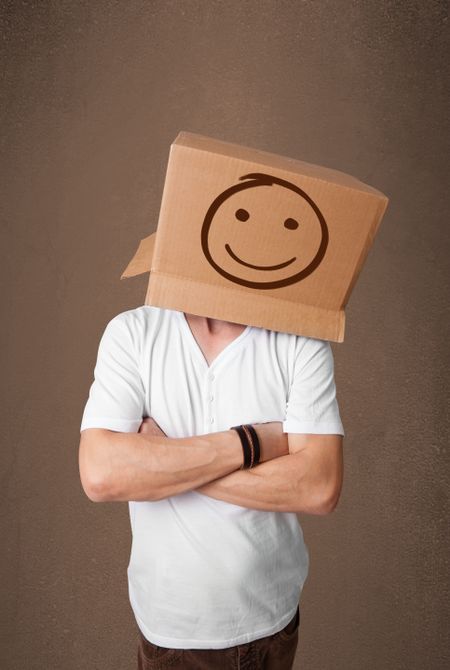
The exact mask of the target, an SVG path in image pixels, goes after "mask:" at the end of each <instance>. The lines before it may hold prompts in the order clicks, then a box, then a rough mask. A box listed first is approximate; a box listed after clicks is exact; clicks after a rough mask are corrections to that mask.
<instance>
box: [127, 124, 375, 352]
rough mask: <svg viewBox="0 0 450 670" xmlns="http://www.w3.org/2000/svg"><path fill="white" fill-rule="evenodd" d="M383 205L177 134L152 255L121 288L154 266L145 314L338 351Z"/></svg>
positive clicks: (335, 183)
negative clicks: (154, 311) (153, 311)
mask: <svg viewBox="0 0 450 670" xmlns="http://www.w3.org/2000/svg"><path fill="white" fill-rule="evenodd" d="M387 203H388V198H387V197H386V196H385V195H384V194H383V193H381V192H380V191H378V190H377V189H375V188H373V187H371V186H368V185H366V184H364V183H362V182H361V181H359V180H358V179H356V178H355V177H352V176H350V175H347V174H344V173H342V172H340V171H337V170H331V169H329V168H326V167H325V168H321V167H320V166H317V165H309V164H308V163H305V162H303V161H298V160H295V159H290V158H285V157H283V156H278V155H274V154H271V153H269V152H264V151H260V150H254V149H251V148H249V147H245V146H241V145H236V144H233V143H230V142H224V141H219V140H217V139H214V138H208V137H205V136H201V135H198V134H195V133H189V132H185V131H182V132H180V133H179V134H178V136H177V138H176V139H175V140H174V142H173V143H172V145H171V148H170V155H169V161H168V166H167V173H166V180H165V185H164V193H163V197H162V203H161V209H160V214H159V222H158V230H157V235H156V241H155V246H154V249H153V248H151V249H150V247H149V245H148V244H147V242H146V241H145V242H144V241H143V242H142V243H141V244H140V246H139V248H138V251H137V253H136V256H135V258H133V260H132V261H131V263H130V264H129V267H127V269H126V270H125V272H123V274H122V278H123V277H127V276H132V275H134V274H136V267H142V268H143V270H142V271H145V270H146V269H148V266H149V265H150V266H151V276H150V280H149V286H148V291H147V293H146V296H145V303H146V304H148V305H156V306H159V307H170V308H171V309H176V310H179V311H184V312H189V313H192V314H198V315H201V316H208V317H213V318H217V319H223V320H227V321H234V322H237V323H243V324H249V325H252V326H258V327H264V328H269V329H271V330H278V331H282V332H289V333H295V334H299V335H306V336H309V337H317V338H322V339H328V340H333V341H336V342H342V341H343V339H344V325H345V315H344V307H345V305H346V303H347V300H348V298H349V295H350V292H351V290H352V288H353V286H354V284H355V282H356V280H357V277H358V275H359V273H360V271H361V268H362V265H363V263H364V260H365V258H366V257H367V254H368V252H369V249H370V246H371V244H372V242H373V239H374V237H375V234H376V231H377V230H378V226H379V224H380V222H381V218H382V216H383V214H384V211H385V209H386V207H387ZM147 247H148V249H147ZM144 256H146V260H145V261H143V257H144ZM150 256H152V258H151V260H150ZM131 268H133V269H131Z"/></svg>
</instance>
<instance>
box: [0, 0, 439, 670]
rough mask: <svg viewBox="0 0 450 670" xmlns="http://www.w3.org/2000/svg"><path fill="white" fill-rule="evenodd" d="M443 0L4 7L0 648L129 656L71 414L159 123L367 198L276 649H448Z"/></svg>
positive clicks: (432, 656)
mask: <svg viewBox="0 0 450 670" xmlns="http://www.w3.org/2000/svg"><path fill="white" fill-rule="evenodd" d="M446 6H447V3H445V2H433V1H429V2H426V3H423V2H420V1H419V0H414V1H406V2H399V1H394V0H382V1H381V2H372V1H371V0H366V1H350V0H345V1H342V2H334V0H333V1H332V0H325V1H323V2H313V1H308V0H305V1H300V0H298V1H294V0H291V1H278V2H277V1H275V0H262V1H259V2H257V1H251V2H237V1H232V2H219V1H217V0H210V1H209V2H208V1H203V2H200V1H197V2H196V1H192V0H189V1H186V2H183V1H181V0H165V1H162V0H158V1H155V2H145V1H142V0H141V1H138V0H131V1H128V2H106V1H100V2H92V3H90V2H82V1H77V2H71V1H69V0H64V1H58V2H20V3H19V2H3V3H2V7H3V10H2V19H3V27H2V44H3V49H4V57H3V59H2V63H3V68H2V69H3V70H4V77H5V79H4V85H3V98H4V99H3V103H4V105H3V114H4V119H3V122H2V148H3V157H4V158H3V163H4V168H5V170H4V175H3V189H4V191H3V193H2V196H1V202H2V209H3V221H2V227H1V235H2V250H3V252H4V256H3V260H2V263H1V273H2V282H1V286H2V307H3V314H4V317H3V318H4V320H3V327H2V329H1V349H2V353H3V354H4V357H3V364H2V378H3V381H4V391H3V394H2V401H1V409H2V417H1V427H2V429H1V432H2V437H3V446H2V452H1V453H2V459H1V461H2V486H1V495H2V514H1V528H0V532H1V538H2V545H3V551H2V579H3V586H2V624H1V656H0V665H1V667H2V668H5V669H6V668H7V669H8V670H19V669H20V670H38V669H39V670H41V669H45V670H48V669H54V670H59V669H60V668H64V669H67V670H82V669H83V670H85V669H87V670H91V669H99V670H103V669H105V668H110V669H111V670H113V669H115V670H119V669H120V670H127V669H129V670H132V669H133V668H134V667H135V652H136V640H137V636H136V628H135V623H134V619H133V616H132V612H131V608H130V607H129V604H128V593H127V583H126V573H125V570H126V566H127V563H128V558H129V551H130V531H129V523H128V512H127V506H126V504H125V503H120V504H117V503H116V504H106V503H105V504H94V503H91V502H90V501H89V500H88V499H87V498H86V497H85V495H84V493H83V492H82V489H81V485H80V482H79V475H78V454H77V450H78V441H79V424H80V421H81V413H82V410H83V407H84V403H85V401H86V398H87V393H88V389H89V386H90V384H91V381H92V375H93V367H94V363H95V357H96V353H97V346H98V341H99V338H100V335H101V333H102V331H103V328H104V326H105V325H106V323H107V321H108V320H109V319H110V318H112V316H113V315H115V314H117V313H118V312H120V311H123V310H125V309H129V308H132V307H135V306H137V305H139V304H142V301H143V299H144V294H145V288H146V283H147V276H143V277H139V278H136V279H132V280H125V281H122V282H120V281H119V276H120V274H121V272H122V270H123V269H124V267H125V265H126V264H127V263H128V260H129V259H130V257H131V255H132V254H133V253H134V250H135V248H136V245H137V243H138V241H139V240H140V239H141V238H142V237H145V236H146V235H147V234H149V233H150V232H151V231H152V230H153V229H154V227H155V225H156V222H157V217H158V211H159V204H160V198H161V194H162V188H163V182H164V174H165V167H166V162H167V156H168V149H169V145H170V142H171V141H172V140H173V139H174V138H175V136H176V134H177V133H178V131H179V130H189V131H193V132H199V133H203V134H205V135H211V136H213V137H218V138H221V139H225V140H228V141H232V142H238V143H242V144H247V145H249V146H254V147H257V148H261V149H265V150H268V151H274V152H277V153H281V154H285V155H288V156H293V157H297V158H300V159H303V160H306V161H310V162H313V163H318V164H323V165H327V166H330V167H334V168H337V169H340V170H343V171H347V172H349V173H350V174H354V175H355V176H358V177H359V178H360V179H362V180H363V181H367V182H368V183H369V184H372V185H373V186H375V187H378V188H379V189H380V190H382V191H384V192H385V193H386V194H387V195H388V196H390V198H391V203H390V206H389V209H388V212H387V214H386V217H385V219H384V221H383V223H382V226H381V228H380V231H379V235H378V236H377V238H376V240H375V244H374V247H373V248H372V250H371V252H370V254H369V258H368V261H367V263H366V265H365V267H364V269H363V272H362V274H361V277H360V279H359V282H358V284H357V286H356V288H355V290H354V292H353V294H352V296H351V299H350V303H349V306H348V309H347V318H348V327H347V334H346V341H345V342H344V343H343V344H341V345H333V350H334V353H335V362H336V379H337V385H338V394H339V400H340V407H341V413H342V417H343V420H344V424H345V427H346V431H347V437H346V441H345V483H344V490H343V493H342V496H341V500H340V503H339V506H338V508H337V510H336V511H335V512H334V513H333V514H332V515H329V516H326V517H312V516H309V517H308V516H307V515H302V516H301V522H302V525H303V528H304V532H305V537H306V541H307V543H308V546H309V549H310V555H311V571H310V575H309V578H308V581H307V584H306V586H305V589H304V593H303V599H302V626H301V632H300V643H299V649H298V657H297V664H296V667H298V668H308V670H360V669H361V668H365V669H366V670H384V669H391V668H395V669H403V668H404V669H406V668H408V670H413V669H414V670H416V669H417V670H419V669H420V670H421V669H423V668H424V667H427V668H431V669H432V670H440V669H441V668H442V669H443V668H444V667H448V665H447V663H448V661H449V651H448V646H447V644H448V637H447V636H448V623H449V619H448V616H447V615H448V573H447V568H448V549H449V546H448V545H449V541H448V525H447V523H448V507H449V505H448V495H447V491H448V480H447V474H446V473H447V472H448V469H447V470H446V467H447V468H448V461H446V446H447V439H446V437H445V431H446V428H448V404H447V403H448V394H447V397H446V388H445V387H446V382H447V374H448V370H449V368H448V339H447V338H446V337H445V336H444V335H445V329H446V327H447V328H448V283H449V281H448V280H449V273H448V258H449V244H448V242H449V228H448V223H449V209H448V204H449V199H448V174H447V173H448V168H449V165H448V160H447V156H448V153H449V148H450V147H449V137H450V134H449V128H448V103H449V95H448V78H447V77H446V75H447V74H448V69H449V61H448V52H447V48H448V41H446V40H448V36H449V35H448V17H447V13H446V10H445V8H446ZM446 422H447V423H446ZM5 538H6V541H5Z"/></svg>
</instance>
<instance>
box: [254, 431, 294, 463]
mask: <svg viewBox="0 0 450 670" xmlns="http://www.w3.org/2000/svg"><path fill="white" fill-rule="evenodd" d="M252 426H253V428H254V429H255V430H256V434H257V435H258V437H259V443H260V447H261V458H260V463H263V462H264V461H270V460H272V458H278V457H279V456H287V455H288V454H289V444H288V436H287V434H286V433H284V432H283V424H282V422H281V421H269V422H268V423H253V424H252Z"/></svg>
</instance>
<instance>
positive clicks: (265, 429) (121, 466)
mask: <svg viewBox="0 0 450 670" xmlns="http://www.w3.org/2000/svg"><path fill="white" fill-rule="evenodd" d="M280 426H281V424H279V423H278V422H274V423H268V424H256V425H255V428H256V429H257V432H258V435H259V437H260V442H261V461H263V462H268V461H269V460H271V459H273V458H277V457H279V456H282V455H284V454H287V453H288V444H287V438H286V436H283V435H282V432H281V428H280ZM242 462H243V452H242V446H241V442H240V439H239V437H238V435H237V433H236V431H234V430H226V431H222V432H218V433H211V434H207V435H196V436H192V437H187V438H170V437H166V436H165V435H164V433H163V432H162V431H161V429H159V427H158V426H157V425H156V424H155V423H154V422H152V421H149V420H145V421H144V422H143V424H142V425H141V429H140V431H139V433H121V432H115V431H112V430H107V429H103V428H87V429H85V430H83V431H82V432H81V438H80V447H79V468H80V477H81V482H82V485H83V489H84V491H85V493H86V495H87V496H88V497H89V498H90V499H91V500H93V501H94V502H104V501H127V500H137V501H139V500H151V501H155V500H161V499H163V498H168V497H169V496H173V495H177V494H179V493H183V492H184V491H189V490H192V489H197V488H198V487H200V486H203V485H205V484H207V483H209V482H211V481H214V480H217V479H220V478H221V477H224V476H226V475H228V474H230V473H232V472H234V471H237V470H239V469H240V467H241V465H242Z"/></svg>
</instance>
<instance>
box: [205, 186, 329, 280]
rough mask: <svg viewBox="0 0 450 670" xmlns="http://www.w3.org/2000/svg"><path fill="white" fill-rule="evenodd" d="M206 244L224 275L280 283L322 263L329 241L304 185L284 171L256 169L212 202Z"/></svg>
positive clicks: (214, 264)
mask: <svg viewBox="0 0 450 670" xmlns="http://www.w3.org/2000/svg"><path fill="white" fill-rule="evenodd" d="M244 180H245V181H244ZM272 211H275V212H276V215H272V214H271V212H272ZM263 241H264V243H263ZM201 244H202V249H203V253H204V254H205V257H206V259H207V261H208V262H209V263H210V265H212V267H213V268H214V269H215V270H216V271H217V272H218V273H219V274H221V275H222V277H225V278H226V279H228V280H230V281H232V282H234V283H236V284H241V285H242V286H247V287H249V288H257V289H272V288H281V287H283V286H288V285H290V284H295V283H296V282H298V281H300V280H301V279H304V278H305V277H307V276H308V275H310V274H311V273H312V272H314V270H315V269H316V268H317V267H318V265H319V264H320V263H321V261H322V259H323V257H324V255H325V252H326V249H327V246H328V227H327V224H326V222H325V219H324V217H323V215H322V213H321V211H320V210H319V208H318V206H317V205H316V203H315V202H314V201H313V200H312V199H311V198H310V196H309V195H308V194H307V193H305V191H303V190H302V189H301V188H299V187H298V186H296V185H295V184H292V183H291V182H289V181H286V180H284V179H280V178H279V177H273V176H271V175H268V174H263V173H252V174H247V175H244V176H243V177H240V183H238V184H235V185H233V186H231V187H230V188H228V189H226V190H225V191H223V193H221V194H220V195H218V196H217V198H215V200H214V201H213V202H212V203H211V205H210V207H209V209H208V211H207V213H206V216H205V219H204V221H203V225H202V231H201Z"/></svg>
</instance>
